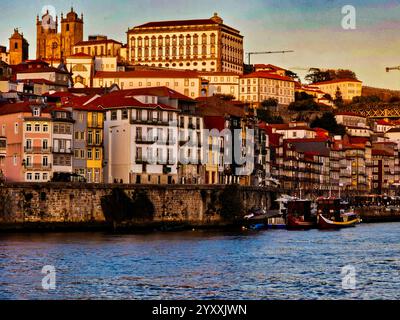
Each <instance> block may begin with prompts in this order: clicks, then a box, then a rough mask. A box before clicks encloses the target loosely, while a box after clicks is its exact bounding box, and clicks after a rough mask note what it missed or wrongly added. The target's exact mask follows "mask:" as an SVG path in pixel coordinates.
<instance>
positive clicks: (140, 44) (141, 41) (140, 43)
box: [138, 37, 143, 47]
mask: <svg viewBox="0 0 400 320" xmlns="http://www.w3.org/2000/svg"><path fill="white" fill-rule="evenodd" d="M141 46H143V39H142V37H139V38H138V47H141Z"/></svg>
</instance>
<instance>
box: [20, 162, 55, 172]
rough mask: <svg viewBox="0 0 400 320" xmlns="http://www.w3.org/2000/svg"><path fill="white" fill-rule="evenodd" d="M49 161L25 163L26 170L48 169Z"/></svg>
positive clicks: (49, 167) (49, 166)
mask: <svg viewBox="0 0 400 320" xmlns="http://www.w3.org/2000/svg"><path fill="white" fill-rule="evenodd" d="M51 168H52V165H51V163H48V164H43V163H28V164H25V169H26V170H36V171H49V170H51Z"/></svg>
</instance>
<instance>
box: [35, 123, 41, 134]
mask: <svg viewBox="0 0 400 320" xmlns="http://www.w3.org/2000/svg"><path fill="white" fill-rule="evenodd" d="M35 132H40V124H38V123H36V124H35Z"/></svg>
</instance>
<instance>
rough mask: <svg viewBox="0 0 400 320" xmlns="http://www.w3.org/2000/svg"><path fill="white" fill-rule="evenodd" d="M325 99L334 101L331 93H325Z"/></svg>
mask: <svg viewBox="0 0 400 320" xmlns="http://www.w3.org/2000/svg"><path fill="white" fill-rule="evenodd" d="M323 98H324V99H326V100H328V101H332V100H333V99H332V96H331V95H330V94H329V93H325V94H324V95H323Z"/></svg>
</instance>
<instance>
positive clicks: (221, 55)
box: [127, 13, 243, 74]
mask: <svg viewBox="0 0 400 320" xmlns="http://www.w3.org/2000/svg"><path fill="white" fill-rule="evenodd" d="M127 35H128V61H129V62H130V63H132V64H145V65H149V66H154V67H167V68H178V69H191V70H198V71H217V72H235V73H238V74H242V73H243V36H242V35H241V34H240V31H238V30H236V29H234V28H232V27H229V26H227V25H225V24H224V23H223V20H222V19H221V18H220V17H219V16H218V15H217V14H216V13H215V14H214V16H213V17H212V18H210V19H198V20H177V21H158V22H148V23H145V24H142V25H139V26H136V27H134V28H132V29H129V30H128V32H127Z"/></svg>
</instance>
